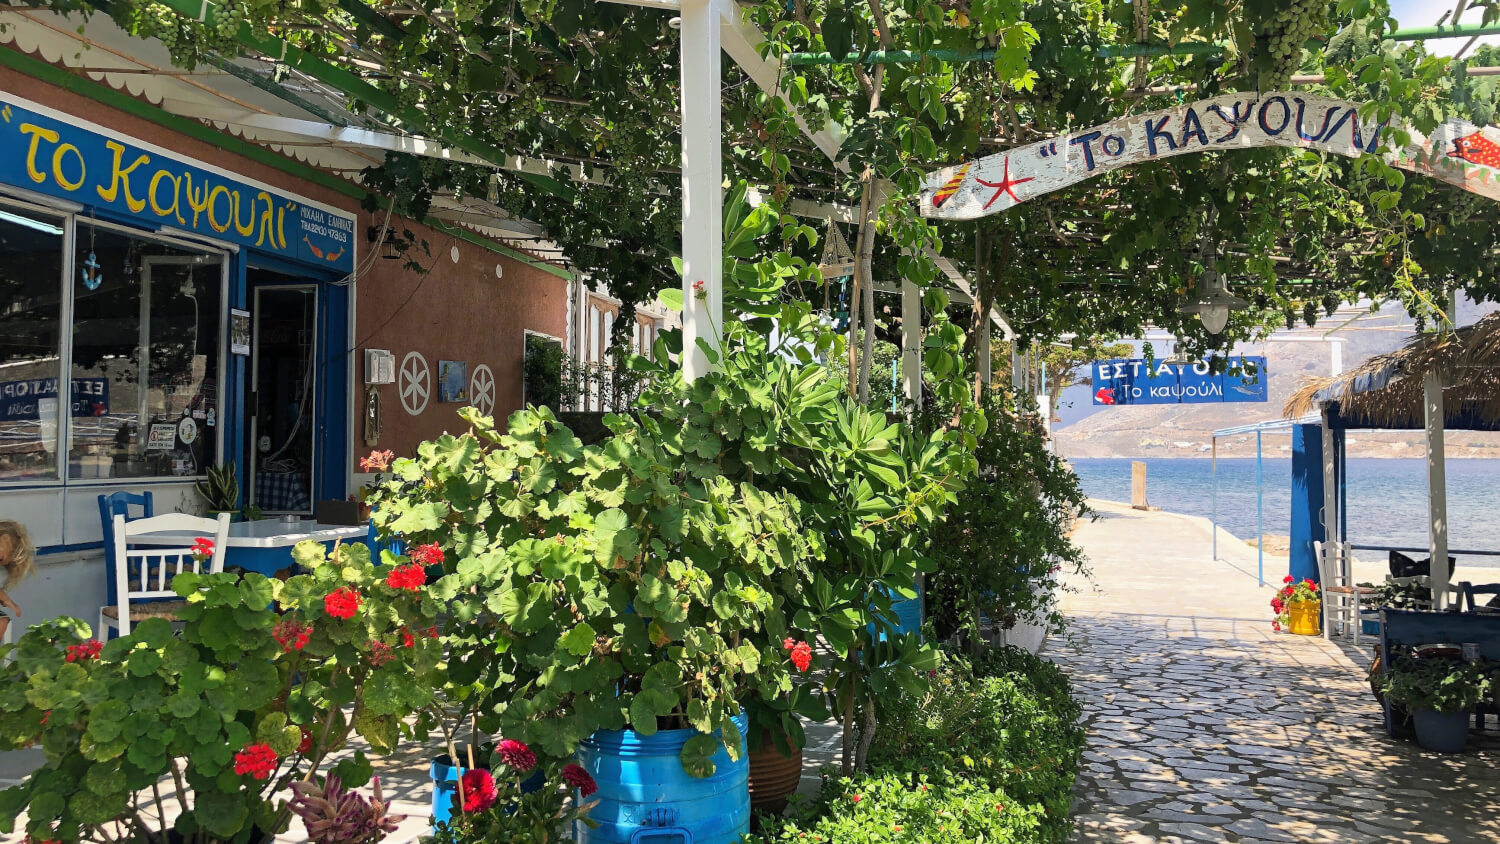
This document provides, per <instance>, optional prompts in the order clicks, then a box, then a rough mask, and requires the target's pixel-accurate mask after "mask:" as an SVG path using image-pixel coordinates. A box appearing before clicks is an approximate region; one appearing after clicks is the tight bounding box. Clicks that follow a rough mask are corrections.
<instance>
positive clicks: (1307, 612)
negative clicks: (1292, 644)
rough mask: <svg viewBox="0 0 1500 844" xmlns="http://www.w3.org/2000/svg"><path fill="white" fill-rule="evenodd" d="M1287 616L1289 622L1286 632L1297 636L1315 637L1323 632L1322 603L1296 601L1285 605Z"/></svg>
mask: <svg viewBox="0 0 1500 844" xmlns="http://www.w3.org/2000/svg"><path fill="white" fill-rule="evenodd" d="M1287 614H1288V615H1290V616H1291V620H1290V621H1289V622H1288V623H1287V626H1286V629H1287V631H1288V632H1291V633H1296V634H1297V635H1298V636H1316V635H1318V634H1319V633H1321V632H1323V629H1322V624H1321V623H1320V622H1321V621H1322V619H1323V602H1321V601H1297V602H1295V603H1292V604H1288V605H1287Z"/></svg>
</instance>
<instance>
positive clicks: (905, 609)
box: [865, 586, 922, 642]
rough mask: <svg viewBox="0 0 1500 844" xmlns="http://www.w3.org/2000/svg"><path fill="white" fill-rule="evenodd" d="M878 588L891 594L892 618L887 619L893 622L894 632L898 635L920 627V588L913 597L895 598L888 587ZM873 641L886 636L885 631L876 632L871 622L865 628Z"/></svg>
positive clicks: (882, 640)
mask: <svg viewBox="0 0 1500 844" xmlns="http://www.w3.org/2000/svg"><path fill="white" fill-rule="evenodd" d="M880 590H881V591H882V592H884V593H885V594H886V595H888V596H891V598H892V600H891V613H892V615H893V618H891V619H888V620H889V621H893V622H895V626H896V630H895V634H896V635H897V636H900V635H902V634H904V633H917V632H919V631H921V629H922V590H920V589H918V590H917V597H915V598H897V597H895V595H894V594H893V593H892V592H891V590H890V589H888V588H886V587H884V586H881V587H880ZM865 629H866V630H868V631H869V633H870V635H871V636H873V637H875V641H877V642H884V641H885V640H886V639H887V638H888V634H887V633H886V632H885V631H883V630H882V631H880V632H878V633H877V632H876V625H875V624H874V623H873V622H872V623H871V624H869V625H868V626H867V627H866V628H865Z"/></svg>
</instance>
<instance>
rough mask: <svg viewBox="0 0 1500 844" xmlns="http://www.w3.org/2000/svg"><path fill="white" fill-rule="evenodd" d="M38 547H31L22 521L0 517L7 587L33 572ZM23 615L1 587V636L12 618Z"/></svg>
mask: <svg viewBox="0 0 1500 844" xmlns="http://www.w3.org/2000/svg"><path fill="white" fill-rule="evenodd" d="M35 551H36V549H34V548H32V547H31V537H29V536H27V535H26V527H25V526H24V525H22V524H21V523H20V522H16V521H11V520H10V519H0V571H4V572H5V587H6V588H7V589H8V588H12V587H14V586H15V585H16V584H17V583H20V582H21V581H22V580H24V579H25V578H26V577H27V576H28V575H30V574H31V566H32V558H33V555H34V554H35ZM20 617H21V608H20V607H18V606H16V602H15V601H12V600H11V598H10V595H8V594H6V592H5V589H0V636H4V635H5V630H6V628H8V627H9V626H10V622H11V619H13V618H20Z"/></svg>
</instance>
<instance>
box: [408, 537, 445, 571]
mask: <svg viewBox="0 0 1500 844" xmlns="http://www.w3.org/2000/svg"><path fill="white" fill-rule="evenodd" d="M411 559H412V562H414V563H421V564H422V565H424V566H435V565H438V564H439V563H441V562H442V561H443V549H442V548H439V547H438V544H437V543H436V542H429V543H427V544H426V545H418V546H417V547H415V548H413V549H411Z"/></svg>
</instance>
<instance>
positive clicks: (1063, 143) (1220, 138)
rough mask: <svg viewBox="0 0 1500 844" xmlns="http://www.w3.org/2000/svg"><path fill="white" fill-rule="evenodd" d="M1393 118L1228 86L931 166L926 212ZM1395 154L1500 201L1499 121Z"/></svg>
mask: <svg viewBox="0 0 1500 844" xmlns="http://www.w3.org/2000/svg"><path fill="white" fill-rule="evenodd" d="M1389 128H1390V127H1388V126H1387V125H1386V124H1384V123H1375V122H1370V121H1363V120H1360V117H1359V106H1357V105H1355V104H1354V103H1350V102H1345V101H1343V100H1335V99H1332V98H1330V97H1319V96H1316V95H1311V94H1300V93H1290V92H1273V93H1269V94H1260V93H1238V94H1224V95H1222V96H1218V97H1214V98H1213V99H1211V100H1201V101H1199V102H1196V103H1191V104H1185V105H1180V106H1177V107H1175V108H1169V109H1164V110H1162V111H1156V112H1151V113H1149V114H1134V115H1131V116H1129V117H1123V118H1121V119H1119V120H1116V121H1114V122H1111V123H1105V124H1103V125H1102V126H1095V127H1093V128H1091V129H1085V130H1083V131H1080V132H1074V133H1073V134H1071V135H1063V136H1061V137H1057V138H1053V139H1051V140H1048V141H1043V142H1041V143H1040V144H1033V145H1029V146H1025V147H1015V148H1012V149H1010V150H1007V151H1005V152H1001V153H996V154H995V155H989V156H985V157H984V158H981V159H978V160H976V161H971V162H969V163H967V164H961V165H958V166H956V167H946V168H944V169H942V170H938V171H937V172H935V173H929V174H927V181H926V184H925V185H924V186H923V188H922V197H921V206H922V216H924V217H931V218H935V219H942V220H972V219H975V218H977V217H984V216H988V215H990V214H998V213H1000V212H1001V211H1004V210H1006V209H1007V208H1010V207H1012V206H1015V205H1018V204H1020V203H1022V202H1025V201H1026V200H1028V199H1030V198H1031V197H1033V196H1039V195H1041V194H1044V193H1050V192H1051V191H1055V190H1057V189H1059V188H1065V187H1068V186H1069V185H1074V184H1077V183H1079V182H1081V181H1083V180H1085V179H1089V178H1092V177H1094V176H1097V175H1099V174H1100V173H1107V172H1109V171H1111V170H1118V169H1120V168H1121V167H1129V166H1131V165H1134V164H1139V163H1141V162H1143V161H1152V160H1154V159H1158V158H1168V157H1170V156H1174V155H1185V154H1187V153H1193V152H1207V151H1210V150H1217V149H1249V148H1252V147H1267V146H1281V147H1299V148H1305V149H1318V150H1323V151H1325V152H1331V153H1336V154H1338V155H1345V156H1349V157H1357V156H1360V155H1363V154H1365V153H1373V152H1375V151H1376V150H1378V149H1379V148H1380V144H1381V141H1382V140H1385V139H1386V135H1387V133H1388V130H1389ZM1408 131H1409V132H1410V134H1411V136H1412V143H1411V144H1410V145H1409V146H1407V147H1406V148H1404V149H1401V150H1397V151H1393V152H1388V153H1386V154H1385V157H1386V159H1387V160H1388V161H1390V162H1392V163H1393V164H1395V166H1397V167H1400V168H1402V169H1405V170H1411V171H1413V172H1416V173H1423V174H1425V175H1428V176H1431V177H1433V178H1435V179H1439V180H1441V181H1444V182H1447V183H1448V184H1450V185H1454V186H1456V187H1459V188H1462V189H1464V190H1466V191H1469V192H1471V193H1476V194H1479V195H1480V196H1485V197H1488V198H1490V199H1494V200H1497V201H1500V170H1497V169H1496V168H1500V128H1495V127H1484V128H1479V127H1476V126H1474V125H1473V124H1472V123H1465V122H1463V121H1461V120H1450V121H1448V122H1447V123H1445V124H1443V125H1442V126H1439V127H1438V128H1437V130H1436V131H1434V132H1433V133H1432V135H1431V136H1428V137H1424V136H1422V135H1421V134H1419V133H1417V132H1415V131H1411V130H1408Z"/></svg>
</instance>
